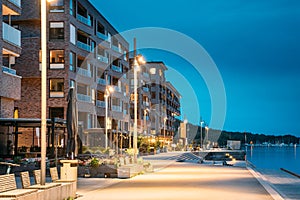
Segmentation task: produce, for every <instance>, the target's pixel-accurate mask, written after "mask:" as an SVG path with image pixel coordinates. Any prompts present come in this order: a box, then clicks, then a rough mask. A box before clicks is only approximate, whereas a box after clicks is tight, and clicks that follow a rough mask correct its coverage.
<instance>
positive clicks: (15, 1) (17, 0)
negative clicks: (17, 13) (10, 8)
mask: <svg viewBox="0 0 300 200" xmlns="http://www.w3.org/2000/svg"><path fill="white" fill-rule="evenodd" d="M8 1H9V2H11V3H13V4H15V5H16V6H18V7H21V0H8Z"/></svg>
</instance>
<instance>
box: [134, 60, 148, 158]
mask: <svg viewBox="0 0 300 200" xmlns="http://www.w3.org/2000/svg"><path fill="white" fill-rule="evenodd" d="M145 63H146V62H145V60H144V58H143V57H142V56H141V55H137V56H135V57H134V63H133V79H134V80H133V85H134V89H133V90H134V124H133V149H134V161H135V162H136V161H137V100H138V96H137V87H138V83H137V71H139V65H140V64H145Z"/></svg>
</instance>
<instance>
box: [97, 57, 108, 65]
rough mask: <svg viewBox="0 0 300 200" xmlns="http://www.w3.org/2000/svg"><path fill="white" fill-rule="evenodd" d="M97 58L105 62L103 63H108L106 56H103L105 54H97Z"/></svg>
mask: <svg viewBox="0 0 300 200" xmlns="http://www.w3.org/2000/svg"><path fill="white" fill-rule="evenodd" d="M97 59H98V60H99V61H100V62H103V63H105V64H108V58H107V57H105V56H102V55H97Z"/></svg>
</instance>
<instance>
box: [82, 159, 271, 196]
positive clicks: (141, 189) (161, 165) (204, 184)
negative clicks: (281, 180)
mask: <svg viewBox="0 0 300 200" xmlns="http://www.w3.org/2000/svg"><path fill="white" fill-rule="evenodd" d="M179 155H180V154H178V153H168V154H159V155H157V156H149V157H148V158H145V160H149V161H150V162H151V163H153V165H154V167H155V168H156V170H155V172H154V173H149V174H144V175H140V176H136V177H134V178H132V179H123V180H120V179H79V181H78V194H79V195H82V197H80V198H78V199H79V200H87V199H88V200H92V199H105V200H122V199H124V200H126V199H128V200H135V199H137V200H141V199H143V200H147V199H149V200H150V199H151V200H152V199H155V200H158V199H162V200H167V199H170V200H171V199H172V200H176V199H189V200H193V199H195V200H196V199H197V200H198V199H226V200H228V199H230V200H232V199H243V200H244V199H245V200H247V199H249V200H255V199H258V200H264V199H266V200H267V199H269V200H270V199H273V198H272V197H271V196H270V195H269V193H268V192H267V191H266V190H265V189H264V187H262V185H261V184H260V183H259V182H258V181H257V179H256V178H255V177H253V175H252V174H251V173H250V172H249V171H248V170H247V169H246V168H240V167H226V166H207V165H200V164H197V163H194V162H176V157H177V156H179Z"/></svg>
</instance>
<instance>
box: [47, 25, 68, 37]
mask: <svg viewBox="0 0 300 200" xmlns="http://www.w3.org/2000/svg"><path fill="white" fill-rule="evenodd" d="M64 36H65V34H64V23H63V22H50V32H49V39H50V40H63V39H64Z"/></svg>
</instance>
